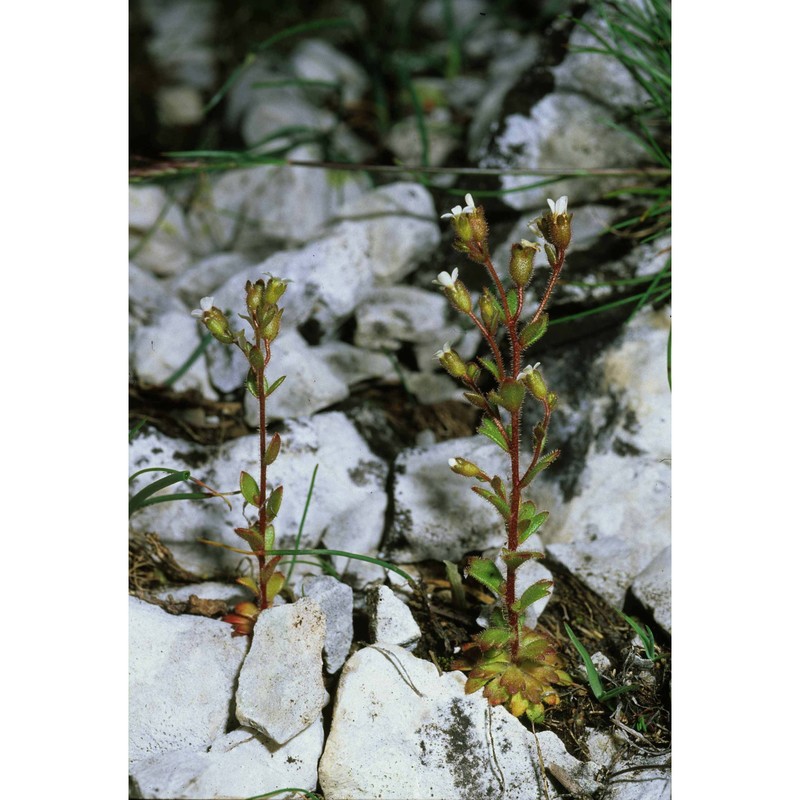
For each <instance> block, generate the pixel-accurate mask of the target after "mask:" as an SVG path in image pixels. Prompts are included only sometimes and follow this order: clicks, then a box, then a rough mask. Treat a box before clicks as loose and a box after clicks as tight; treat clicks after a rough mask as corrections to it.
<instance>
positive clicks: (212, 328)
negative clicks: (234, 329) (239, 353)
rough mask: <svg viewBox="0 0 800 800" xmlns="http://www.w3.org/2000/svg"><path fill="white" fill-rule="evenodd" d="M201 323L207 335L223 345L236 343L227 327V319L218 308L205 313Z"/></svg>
mask: <svg viewBox="0 0 800 800" xmlns="http://www.w3.org/2000/svg"><path fill="white" fill-rule="evenodd" d="M203 322H204V323H205V326H206V327H207V328H208V330H209V333H211V335H212V336H213V337H214V338H215V339H217V340H219V341H220V342H222V343H223V344H233V343H234V342H235V341H236V337H235V336H234V335H233V334H232V333H231V329H230V327H229V325H228V318H227V317H226V316H225V315H224V314H223V313H222V312H221V311H220V310H219V309H218V308H212V309H211V310H210V311H208V312H206V314H205V316H204V317H203Z"/></svg>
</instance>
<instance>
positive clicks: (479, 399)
mask: <svg viewBox="0 0 800 800" xmlns="http://www.w3.org/2000/svg"><path fill="white" fill-rule="evenodd" d="M464 397H465V398H466V399H467V400H468V401H469V402H470V403H472V405H474V406H477V407H478V408H480V409H481V411H488V410H489V404H488V403H487V402H486V400H485V399H484V397H483V395H480V394H478V393H477V392H464Z"/></svg>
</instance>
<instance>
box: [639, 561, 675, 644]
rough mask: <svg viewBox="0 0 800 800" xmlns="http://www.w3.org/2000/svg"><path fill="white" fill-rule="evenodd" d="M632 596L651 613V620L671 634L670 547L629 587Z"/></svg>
mask: <svg viewBox="0 0 800 800" xmlns="http://www.w3.org/2000/svg"><path fill="white" fill-rule="evenodd" d="M631 589H632V591H633V594H634V596H635V597H636V598H637V599H638V600H639V602H640V603H641V604H642V605H643V606H644V607H645V608H648V609H650V611H651V612H652V613H653V619H655V621H656V622H657V623H658V624H659V625H660V626H661V627H662V628H663V629H664V630H665V631H667V633H672V546H669V547H665V548H664V549H663V550H662V551H661V552H660V553H659V554H658V555H657V556H656V557H655V558H654V559H653V560H652V561H651V562H650V563H649V564H648V565H647V567H645V569H644V570H643V571H642V572H641V573H640V574H639V575H637V576H636V578H635V579H634V581H633V584H632V586H631Z"/></svg>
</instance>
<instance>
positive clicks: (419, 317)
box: [355, 286, 461, 361]
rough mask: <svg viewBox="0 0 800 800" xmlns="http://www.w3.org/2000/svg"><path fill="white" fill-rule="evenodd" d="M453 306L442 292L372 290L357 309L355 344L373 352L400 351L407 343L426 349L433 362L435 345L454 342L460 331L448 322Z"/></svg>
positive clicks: (407, 288) (396, 288) (395, 288)
mask: <svg viewBox="0 0 800 800" xmlns="http://www.w3.org/2000/svg"><path fill="white" fill-rule="evenodd" d="M449 308H450V303H449V302H448V300H447V298H446V297H445V296H444V295H443V294H442V293H441V292H433V291H427V290H425V289H419V288H417V287H416V286H385V287H378V288H376V289H373V290H372V291H371V292H370V293H369V294H368V295H367V296H366V297H365V298H364V299H363V300H362V302H361V304H360V305H359V306H358V308H357V309H356V333H355V343H356V345H358V346H359V347H368V348H372V349H373V350H380V349H384V348H385V349H388V350H397V349H398V348H399V347H400V346H401V344H403V343H404V342H413V343H415V344H423V345H425V348H426V350H427V351H428V352H429V353H430V354H429V355H428V360H430V361H433V351H434V350H435V349H436V348H435V345H438V346H439V347H441V346H442V344H441V343H443V342H445V341H448V342H453V341H455V340H456V339H457V338H458V337H460V335H461V329H460V328H459V326H458V325H456V324H455V323H454V322H450V321H449V313H448V311H449Z"/></svg>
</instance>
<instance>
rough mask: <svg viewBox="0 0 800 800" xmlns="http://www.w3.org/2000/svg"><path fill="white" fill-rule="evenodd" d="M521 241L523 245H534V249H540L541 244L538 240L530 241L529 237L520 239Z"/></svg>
mask: <svg viewBox="0 0 800 800" xmlns="http://www.w3.org/2000/svg"><path fill="white" fill-rule="evenodd" d="M519 243H520V244H521V245H522V246H523V247H532V248H533V249H534V250H538V249H539V247H540V245H538V244H536V242H529V241H528V240H527V239H520V240H519Z"/></svg>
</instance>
